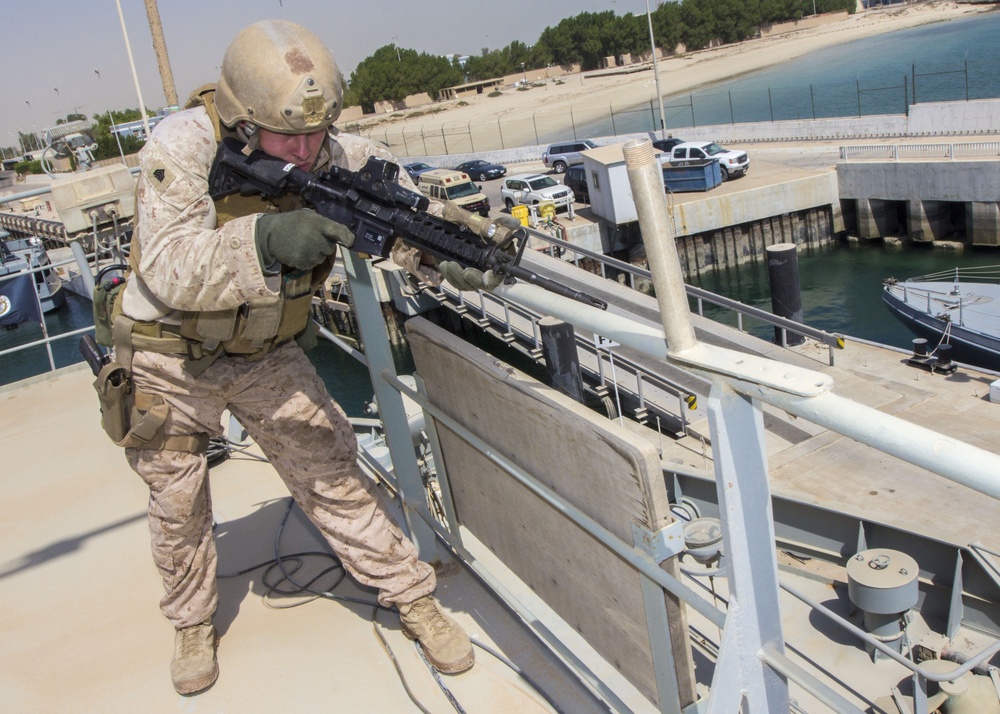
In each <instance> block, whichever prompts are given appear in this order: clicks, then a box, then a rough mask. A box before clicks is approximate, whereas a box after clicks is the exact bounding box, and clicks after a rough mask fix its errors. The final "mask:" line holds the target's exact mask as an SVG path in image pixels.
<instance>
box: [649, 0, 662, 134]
mask: <svg viewBox="0 0 1000 714" xmlns="http://www.w3.org/2000/svg"><path fill="white" fill-rule="evenodd" d="M646 22H647V23H649V47H650V49H651V50H652V51H653V77H654V79H655V80H656V99H657V101H658V102H659V103H660V138H661V139H666V138H667V118H666V115H665V114H664V113H663V92H661V91H660V67H659V64H658V63H657V61H656V40H654V39H653V16H652V14H650V12H649V0H646Z"/></svg>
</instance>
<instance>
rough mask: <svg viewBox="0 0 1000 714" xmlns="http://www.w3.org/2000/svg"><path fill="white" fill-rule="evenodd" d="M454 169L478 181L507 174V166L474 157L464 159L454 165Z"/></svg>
mask: <svg viewBox="0 0 1000 714" xmlns="http://www.w3.org/2000/svg"><path fill="white" fill-rule="evenodd" d="M455 170H456V171H464V172H465V173H467V174H469V176H471V177H472V178H474V179H476V180H478V181H489V180H490V179H498V178H503V177H504V176H506V175H507V167H505V166H501V165H500V164H491V163H490V162H489V161H483V160H482V159H474V160H472V161H466V162H465V163H464V164H459V165H458V166H456V167H455Z"/></svg>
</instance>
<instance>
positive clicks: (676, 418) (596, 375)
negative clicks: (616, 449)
mask: <svg viewBox="0 0 1000 714" xmlns="http://www.w3.org/2000/svg"><path fill="white" fill-rule="evenodd" d="M425 291H426V292H429V293H430V294H431V295H433V296H434V297H435V298H436V299H437V300H438V301H439V302H441V303H442V304H444V305H451V306H453V307H454V308H455V310H456V312H458V313H459V314H464V315H469V312H470V311H474V313H475V315H474V316H473V315H469V316H470V317H472V318H473V319H474V321H475V322H476V323H477V324H478V325H479V327H481V328H483V329H486V328H487V327H488V326H491V327H493V328H494V329H496V330H497V332H498V333H499V334H498V336H499V338H500V339H501V340H502V341H503V342H505V343H507V344H510V345H515V344H517V343H520V344H521V345H524V346H525V347H526V349H525V351H526V352H527V354H528V355H529V356H531V357H532V358H535V359H537V358H539V357H540V356H541V352H542V338H541V328H540V326H539V321H540V320H542V319H544V318H545V315H544V314H542V313H539V312H535V311H533V310H529V309H526V308H525V307H523V306H520V305H517V304H515V303H513V302H511V301H510V300H506V299H504V298H503V297H500V296H499V295H494V294H492V293H486V292H480V293H477V296H476V298H474V299H470V298H469V297H468V296H467V295H466V294H465V293H461V292H458V291H456V290H454V289H452V288H450V287H446V286H445V285H441V286H438V287H436V288H435V287H430V286H427V287H426V288H425ZM575 339H576V346H577V350H578V351H582V352H583V353H585V354H588V355H591V356H592V357H593V359H594V363H593V364H592V365H591V364H587V363H585V362H584V361H581V362H580V370H581V372H582V373H583V374H584V375H586V376H587V377H589V379H590V381H591V382H592V383H594V384H596V385H597V387H596V388H595V393H596V394H597V395H598V396H600V397H603V396H605V394H606V393H608V391H609V390H611V391H614V392H615V393H616V394H618V396H619V397H621V396H622V395H624V396H625V399H626V401H628V402H631V403H633V404H634V405H635V407H634V409H633V415H634V417H635V418H636V420H637V421H639V422H640V423H644V422H645V421H646V420H647V418H648V413H650V412H651V413H652V414H653V416H654V418H655V419H656V422H657V431H661V430H660V426H661V420H664V421H667V422H668V424H669V423H672V422H676V425H675V426H671V427H670V428H671V431H673V432H674V433H675V434H677V435H682V434H685V433H686V432H687V427H688V415H687V411H688V409H689V406H688V405H689V404H691V403H692V402H691V401H689V400H690V399H691V398H693V397H694V396H695V395H692V394H691V391H690V390H689V389H686V388H685V387H683V386H682V385H680V384H677V383H676V382H673V381H671V380H669V379H668V378H666V377H663V376H662V375H658V374H649V373H648V368H647V367H644V366H642V365H640V364H639V363H637V362H635V361H634V360H631V359H629V358H628V357H626V356H624V355H621V354H617V353H615V354H614V356H613V357H611V356H610V355H609V356H608V358H607V359H605V358H604V357H603V356H602V353H606V352H607V349H600V350H599V349H597V347H595V345H594V343H593V342H591V341H589V340H588V339H586V338H585V337H582V336H580V335H576V338H575ZM612 359H613V360H614V366H615V369H616V370H619V369H620V370H622V371H623V372H624V373H626V374H628V375H629V376H630V377H632V378H633V379H634V380H635V384H634V386H632V385H629V384H627V383H626V382H623V381H622V380H620V379H618V376H617V371H616V373H615V375H614V376H613V377H612V378H611V379H610V381H609V377H608V374H607V369H608V368H610V365H611V360H612ZM605 365H608V368H606V366H605ZM656 391H659V392H663V393H665V394H667V395H669V396H670V397H671V398H672V399H673V400H674V401H675V402H676V404H675V406H674V407H673V408H670V407H668V406H666V405H663V404H661V403H659V401H658V400H656V399H654V398H652V397H651V396H650V393H651V392H656ZM694 403H696V400H695V402H694ZM621 411H622V410H621V408H620V405H619V406H618V412H619V413H621ZM661 433H662V432H661Z"/></svg>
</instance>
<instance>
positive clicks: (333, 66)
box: [215, 20, 344, 134]
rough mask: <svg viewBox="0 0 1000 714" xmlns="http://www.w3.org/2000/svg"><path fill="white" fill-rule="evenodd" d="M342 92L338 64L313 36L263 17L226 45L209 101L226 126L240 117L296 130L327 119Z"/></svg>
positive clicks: (311, 129)
mask: <svg viewBox="0 0 1000 714" xmlns="http://www.w3.org/2000/svg"><path fill="white" fill-rule="evenodd" d="M343 96H344V87H343V79H342V78H341V75H340V69H339V68H338V67H337V62H336V60H335V59H334V58H333V54H332V53H331V52H330V50H328V49H327V48H326V46H325V45H324V44H323V42H322V41H321V40H320V39H319V37H317V36H316V35H315V34H313V33H312V32H310V31H309V30H307V29H306V28H304V27H302V26H301V25H297V24H296V23H294V22H288V21H287V20H263V21H261V22H256V23H254V24H252V25H249V26H248V27H246V28H244V29H243V30H241V31H240V33H239V34H238V35H237V36H236V39H234V40H233V41H232V43H231V44H230V45H229V48H228V49H227V50H226V54H225V57H224V58H223V60H222V74H221V76H220V78H219V84H218V88H217V89H216V93H215V106H216V109H217V111H218V112H219V119H220V120H221V121H222V123H223V124H225V125H226V126H229V127H234V126H236V124H237V123H238V122H241V121H245V122H248V123H249V124H251V125H254V126H256V127H263V128H264V129H269V130H270V131H273V132H277V133H279V134H302V133H309V132H314V131H317V130H319V129H325V128H327V127H329V126H330V125H331V124H333V122H334V121H336V119H337V117H338V116H340V109H341V103H342V101H343Z"/></svg>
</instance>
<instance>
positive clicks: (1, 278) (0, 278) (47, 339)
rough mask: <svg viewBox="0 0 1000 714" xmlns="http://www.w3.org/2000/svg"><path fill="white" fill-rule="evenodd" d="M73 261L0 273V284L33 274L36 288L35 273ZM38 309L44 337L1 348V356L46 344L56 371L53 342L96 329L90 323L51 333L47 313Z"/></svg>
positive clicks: (50, 363) (50, 362)
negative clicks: (86, 325)
mask: <svg viewBox="0 0 1000 714" xmlns="http://www.w3.org/2000/svg"><path fill="white" fill-rule="evenodd" d="M72 263H76V261H75V260H74V259H66V260H62V261H59V262H57V263H49V264H47V265H43V266H40V267H38V268H32V269H30V270H21V271H18V272H17V273H10V274H8V275H0V285H2V284H3V283H4V282H6V281H8V280H14V279H15V278H19V277H21V276H23V275H31V276H32V290H35V285H34V274H35V273H40V272H47V271H50V270H52V269H54V268H59V267H62V266H64V265H69V264H72ZM36 299H37V298H36ZM38 311H39V314H40V315H41V319H42V322H41V325H42V339H40V340H34V341H32V342H28V343H25V344H23V345H17V346H16V347H9V348H7V349H5V350H0V357H4V356H5V355H10V354H14V353H16V352H22V351H24V350H28V349H32V348H34V347H41V346H44V347H45V350H46V352H47V354H48V359H49V370H50V371H54V370H55V369H56V362H55V356H54V355H53V353H52V344H53V343H55V342H58V341H59V340H65V339H69V338H71V337H78V336H79V335H83V334H86V333H88V332H93V331H94V326H93V325H90V326H88V327H81V328H78V329H76V330H71V331H69V332H63V333H60V334H58V335H49V332H48V327H47V325H46V322H45V313H44V312H42V310H41V306H40V305H39V310H38Z"/></svg>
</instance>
